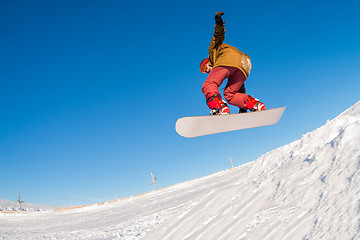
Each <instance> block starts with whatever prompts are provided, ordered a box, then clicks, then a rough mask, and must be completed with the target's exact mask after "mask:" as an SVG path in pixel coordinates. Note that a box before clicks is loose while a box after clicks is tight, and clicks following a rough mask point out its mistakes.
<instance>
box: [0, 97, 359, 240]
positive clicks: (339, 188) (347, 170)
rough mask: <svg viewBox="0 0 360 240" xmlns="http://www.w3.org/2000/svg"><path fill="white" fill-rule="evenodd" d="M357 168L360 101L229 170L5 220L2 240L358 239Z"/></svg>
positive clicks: (1, 222) (1, 221) (2, 219)
mask: <svg viewBox="0 0 360 240" xmlns="http://www.w3.org/2000/svg"><path fill="white" fill-rule="evenodd" d="M294 124H296V123H294ZM359 169H360V102H358V103H357V104H355V105H354V106H353V107H351V108H350V109H348V110H347V111H345V112H344V113H343V114H341V115H340V116H338V117H337V118H335V119H333V120H331V121H328V122H327V123H326V124H325V125H324V126H322V127H320V128H318V129H316V130H314V131H313V132H310V133H307V134H305V135H304V136H303V137H302V138H301V139H300V140H297V141H295V142H293V143H290V144H288V145H286V146H283V147H281V148H278V149H275V150H273V151H271V152H269V153H267V154H265V155H263V156H261V157H260V158H259V159H257V160H256V161H254V162H251V163H248V164H245V165H243V166H240V167H237V168H234V169H232V170H226V171H222V172H219V173H215V174H213V175H210V176H207V177H204V178H200V179H196V180H193V181H189V182H185V183H181V184H177V185H175V186H171V187H168V188H165V189H162V190H159V191H155V192H152V193H148V194H145V195H142V196H135V197H131V198H127V199H123V200H119V201H115V202H111V203H108V204H102V205H94V206H88V207H86V208H80V209H73V210H66V211H59V212H53V213H41V214H22V215H15V216H14V215H2V216H1V215H0V239H37V238H44V239H159V240H164V239H168V240H176V239H181V240H183V239H189V240H190V239H191V240H193V239H204V240H210V239H214V240H221V239H223V240H231V239H236V240H239V239H251V240H253V239H259V240H263V239H271V240H272V239H291V240H293V239H295V240H296V239H326V240H328V239H339V240H342V239H360V217H359V216H360V176H359Z"/></svg>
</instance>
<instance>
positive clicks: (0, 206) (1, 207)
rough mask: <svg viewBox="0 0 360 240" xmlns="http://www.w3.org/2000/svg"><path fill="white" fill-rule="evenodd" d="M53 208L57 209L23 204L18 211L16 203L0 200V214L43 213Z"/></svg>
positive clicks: (18, 207)
mask: <svg viewBox="0 0 360 240" xmlns="http://www.w3.org/2000/svg"><path fill="white" fill-rule="evenodd" d="M55 208H57V207H55V206H48V205H39V204H33V203H23V204H22V209H20V206H19V204H18V203H17V202H14V201H9V200H5V199H0V213H4V212H17V211H24V212H43V211H49V210H53V209H55Z"/></svg>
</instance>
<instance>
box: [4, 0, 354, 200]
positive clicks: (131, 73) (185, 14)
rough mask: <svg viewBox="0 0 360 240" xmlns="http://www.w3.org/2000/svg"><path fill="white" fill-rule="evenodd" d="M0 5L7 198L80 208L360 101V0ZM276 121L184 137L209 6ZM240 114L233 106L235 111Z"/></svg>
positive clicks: (216, 166) (278, 142) (241, 150)
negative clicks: (248, 63)
mask: <svg viewBox="0 0 360 240" xmlns="http://www.w3.org/2000/svg"><path fill="white" fill-rule="evenodd" d="M290 2H293V1H271V2H269V1H195V2H194V1H187V0H185V1H176V2H173V1H115V0H114V1H91V0H90V1H89V0H87V1H69V0H62V1H58V0H56V1H45V0H40V1H20V0H0V114H1V115H0V116H1V117H0V164H1V165H0V166H1V174H0V198H4V199H8V200H16V190H17V189H20V192H21V194H22V197H23V200H24V201H26V202H33V203H41V204H52V205H78V204H87V203H95V202H101V201H106V200H112V199H115V198H116V197H118V198H120V197H125V196H130V195H135V194H140V193H143V192H147V191H151V190H152V185H151V177H150V172H153V173H154V174H155V175H156V176H157V177H158V184H159V187H166V186H169V185H172V184H175V183H179V182H182V181H186V180H190V179H193V178H198V177H202V176H205V175H208V174H210V173H213V172H216V171H220V170H223V169H226V168H228V167H229V166H230V163H229V156H231V157H232V159H233V160H234V161H235V164H236V165H239V164H243V163H246V162H249V161H252V160H255V159H256V158H257V157H259V156H261V155H262V154H264V153H266V152H268V151H270V150H272V149H274V148H277V147H280V146H283V145H285V144H287V143H290V142H292V141H294V140H296V139H298V138H300V137H301V135H302V134H305V133H307V132H309V131H311V130H313V129H315V128H317V127H319V126H321V125H323V124H325V122H326V121H327V120H328V119H332V118H334V117H335V116H336V114H338V113H341V112H342V111H344V110H345V109H347V108H348V107H350V106H351V105H353V104H354V103H355V102H357V101H358V100H360V99H359V98H360V97H359V89H360V81H359V80H360V67H359V66H360V32H359V24H360V15H359V13H358V9H359V7H360V6H359V5H360V4H359V3H358V2H357V1H351V2H350V1H341V2H340V1H297V2H293V3H290ZM219 10H222V11H224V12H225V15H224V17H223V18H224V20H225V21H226V24H225V26H226V30H227V32H226V38H225V42H226V43H228V44H231V45H233V46H235V47H237V48H239V49H240V50H241V51H243V52H245V53H247V54H248V55H249V56H250V57H251V59H252V64H253V70H252V72H251V74H250V77H249V78H248V80H247V82H246V86H247V91H248V93H249V94H252V95H253V96H255V97H257V98H260V99H261V100H262V101H263V102H264V103H265V104H266V105H267V107H268V108H275V107H281V106H287V110H286V111H285V113H284V115H283V118H282V119H281V121H280V122H279V123H278V124H277V125H274V126H270V127H263V128H256V129H248V130H243V131H236V132H231V133H224V134H217V135H212V136H206V137H200V138H195V139H186V138H182V137H181V136H179V135H177V133H176V132H175V122H176V120H177V119H178V118H180V117H184V116H191V115H207V114H208V111H209V110H208V109H207V106H206V104H205V99H204V96H203V94H202V92H201V86H202V83H203V81H204V80H205V79H206V76H207V75H204V74H201V73H200V72H199V68H198V66H199V62H200V60H201V59H202V58H204V57H206V56H207V51H208V45H209V43H210V40H211V37H212V35H213V30H214V14H215V12H216V11H219ZM230 109H231V111H232V112H236V111H237V109H236V108H230Z"/></svg>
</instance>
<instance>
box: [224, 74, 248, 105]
mask: <svg viewBox="0 0 360 240" xmlns="http://www.w3.org/2000/svg"><path fill="white" fill-rule="evenodd" d="M229 71H230V76H229V80H228V82H227V85H226V87H225V90H224V97H225V99H226V101H227V102H228V103H230V104H231V105H234V106H236V107H239V108H246V100H247V97H248V95H247V94H246V93H245V87H244V88H243V91H240V89H242V86H243V85H244V83H245V81H246V77H245V76H244V74H243V72H242V71H240V70H239V69H237V68H234V67H229Z"/></svg>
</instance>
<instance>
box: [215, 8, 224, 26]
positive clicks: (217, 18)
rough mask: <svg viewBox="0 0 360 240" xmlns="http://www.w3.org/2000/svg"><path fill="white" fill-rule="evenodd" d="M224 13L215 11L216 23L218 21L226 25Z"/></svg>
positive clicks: (219, 23) (218, 23) (220, 24)
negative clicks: (223, 17) (223, 18)
mask: <svg viewBox="0 0 360 240" xmlns="http://www.w3.org/2000/svg"><path fill="white" fill-rule="evenodd" d="M222 15H224V12H223V11H218V12H217V13H215V23H216V25H219V26H222V25H224V21H223V20H222V18H221V16H222Z"/></svg>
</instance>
